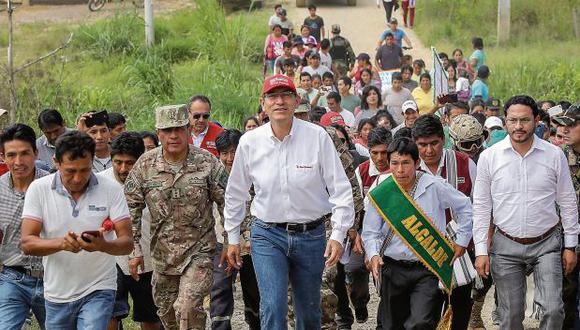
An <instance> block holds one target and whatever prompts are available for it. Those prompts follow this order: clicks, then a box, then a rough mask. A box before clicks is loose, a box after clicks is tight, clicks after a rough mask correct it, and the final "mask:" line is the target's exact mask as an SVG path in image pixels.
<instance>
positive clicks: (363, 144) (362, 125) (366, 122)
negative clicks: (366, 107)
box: [354, 118, 377, 157]
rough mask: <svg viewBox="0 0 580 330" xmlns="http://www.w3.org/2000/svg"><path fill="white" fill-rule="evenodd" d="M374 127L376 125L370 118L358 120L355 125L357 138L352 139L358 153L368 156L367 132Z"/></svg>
mask: <svg viewBox="0 0 580 330" xmlns="http://www.w3.org/2000/svg"><path fill="white" fill-rule="evenodd" d="M375 127H377V125H376V124H375V121H374V120H372V119H371V118H363V119H361V120H360V121H359V123H358V125H357V133H358V138H357V139H356V140H355V141H354V147H355V149H356V151H357V152H358V153H359V155H361V156H364V157H370V153H369V148H368V145H367V143H368V138H369V132H370V131H371V130H372V129H373V128H375Z"/></svg>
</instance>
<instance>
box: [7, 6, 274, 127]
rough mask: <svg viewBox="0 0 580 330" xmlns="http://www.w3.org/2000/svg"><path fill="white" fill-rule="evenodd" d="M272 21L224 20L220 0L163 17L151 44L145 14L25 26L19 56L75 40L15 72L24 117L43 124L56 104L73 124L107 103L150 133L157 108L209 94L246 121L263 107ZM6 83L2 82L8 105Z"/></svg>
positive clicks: (220, 108) (228, 116)
mask: <svg viewBox="0 0 580 330" xmlns="http://www.w3.org/2000/svg"><path fill="white" fill-rule="evenodd" d="M266 19H267V13H265V12H258V13H257V14H256V13H253V14H247V13H241V14H234V15H230V16H226V15H225V13H224V11H223V9H222V8H221V7H220V6H219V5H218V4H217V2H216V1H215V0H199V1H198V2H197V6H196V9H195V10H193V11H192V10H190V9H187V10H179V11H176V12H173V13H171V14H169V15H166V16H158V17H156V20H155V31H156V44H155V45H154V47H153V48H151V49H147V48H145V46H144V32H143V29H144V28H143V20H142V18H140V17H138V16H136V14H135V12H134V11H130V10H127V11H125V12H119V13H118V14H117V15H115V16H114V17H111V18H108V19H104V20H101V21H97V22H93V23H88V24H83V25H81V26H70V25H67V24H53V25H47V24H45V23H42V24H28V25H26V27H25V29H22V30H21V31H17V40H22V41H23V42H22V44H20V45H19V48H18V51H19V54H21V55H20V56H19V58H32V57H33V56H36V55H37V54H41V53H43V52H45V51H46V50H45V49H50V47H54V46H55V45H56V44H58V42H57V41H56V40H60V39H63V38H64V37H65V36H66V35H67V34H68V33H69V32H74V33H75V38H74V40H73V43H72V45H71V47H70V48H68V49H66V50H65V51H63V52H61V53H59V56H57V57H54V58H52V59H50V60H49V61H46V62H43V63H41V64H39V65H36V66H34V67H32V68H31V69H30V70H27V71H25V72H23V73H21V74H19V75H18V76H17V83H18V93H17V94H18V98H19V101H20V102H19V112H18V113H17V120H18V121H19V122H24V123H27V124H30V125H31V126H33V127H36V124H35V119H36V116H37V114H38V113H39V112H40V111H41V110H42V109H43V108H45V107H52V108H57V109H59V110H60V111H61V112H62V113H63V115H64V117H65V119H66V120H67V123H68V124H69V125H71V126H72V125H74V121H75V119H76V117H77V116H78V115H80V114H81V113H83V112H86V111H89V110H93V109H97V108H105V109H108V110H110V111H119V112H122V113H124V114H125V115H126V116H127V118H128V128H129V129H135V130H143V129H152V127H153V118H154V115H153V113H154V109H155V107H157V106H159V105H164V104H179V103H186V102H187V101H188V99H189V97H190V96H191V95H193V94H205V95H208V96H209V97H210V98H211V99H212V103H213V105H214V107H213V115H212V116H213V117H214V118H215V119H216V120H218V121H220V123H222V124H223V125H225V126H230V127H239V126H240V125H241V120H242V118H244V117H245V116H247V115H248V114H250V113H254V112H255V110H256V108H257V106H258V93H259V86H260V84H261V83H260V79H261V72H260V66H261V63H258V59H259V58H260V56H259V54H260V48H261V45H262V42H263V38H264V36H265V35H266V34H267V33H268V31H267V26H266V25H265V24H264V22H265V21H266ZM24 31H26V34H23V33H24ZM53 32H54V34H52V33H53ZM18 33H20V34H18ZM47 38H49V39H50V42H48V41H46V39H47ZM1 48H2V44H0V49H1ZM6 87H7V86H6V81H4V80H0V107H2V108H4V107H8V103H9V102H8V89H7V88H6Z"/></svg>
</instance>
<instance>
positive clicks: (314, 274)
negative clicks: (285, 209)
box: [251, 219, 326, 330]
mask: <svg viewBox="0 0 580 330" xmlns="http://www.w3.org/2000/svg"><path fill="white" fill-rule="evenodd" d="M251 236H252V261H253V264H254V269H255V271H256V278H257V280H258V288H259V291H260V320H261V327H262V329H268V330H280V329H288V321H287V315H288V302H287V297H288V282H290V284H291V285H292V291H293V295H294V297H293V301H294V313H295V315H296V327H295V329H296V330H316V329H320V326H321V324H320V322H321V321H320V320H321V311H320V286H321V284H322V271H323V270H324V261H325V259H324V250H325V247H326V233H325V229H324V224H320V225H319V226H318V227H316V228H315V229H312V230H310V231H307V232H304V233H292V232H287V231H286V230H285V229H283V228H280V227H277V226H275V225H272V224H267V223H265V222H263V221H261V220H259V219H255V220H254V221H253V223H252V234H251Z"/></svg>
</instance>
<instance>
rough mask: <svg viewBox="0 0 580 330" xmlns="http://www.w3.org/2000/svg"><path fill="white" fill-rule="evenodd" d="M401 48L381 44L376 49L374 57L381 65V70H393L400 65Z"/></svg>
mask: <svg viewBox="0 0 580 330" xmlns="http://www.w3.org/2000/svg"><path fill="white" fill-rule="evenodd" d="M402 57H403V50H402V49H401V47H399V46H387V45H382V46H381V47H380V48H379V50H377V55H376V56H375V58H376V59H377V61H379V63H380V65H381V70H393V69H399V68H400V67H401V58H402Z"/></svg>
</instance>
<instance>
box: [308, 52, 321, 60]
mask: <svg viewBox="0 0 580 330" xmlns="http://www.w3.org/2000/svg"><path fill="white" fill-rule="evenodd" d="M310 58H317V59H320V54H318V53H317V52H312V54H310Z"/></svg>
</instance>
